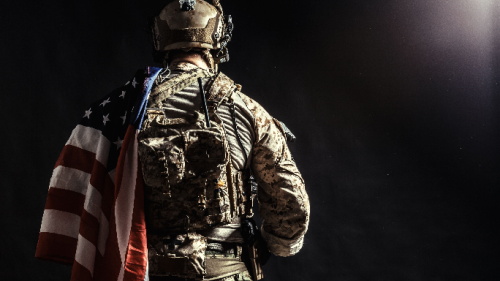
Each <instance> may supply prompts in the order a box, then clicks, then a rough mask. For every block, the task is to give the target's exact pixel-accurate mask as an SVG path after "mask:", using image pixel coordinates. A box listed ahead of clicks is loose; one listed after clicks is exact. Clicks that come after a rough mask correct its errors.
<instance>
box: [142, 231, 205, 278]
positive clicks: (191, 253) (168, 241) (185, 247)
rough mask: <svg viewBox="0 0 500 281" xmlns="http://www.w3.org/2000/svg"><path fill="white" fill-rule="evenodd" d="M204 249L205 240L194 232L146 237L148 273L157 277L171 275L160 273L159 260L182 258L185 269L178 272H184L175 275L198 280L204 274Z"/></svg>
mask: <svg viewBox="0 0 500 281" xmlns="http://www.w3.org/2000/svg"><path fill="white" fill-rule="evenodd" d="M206 249H207V238H206V237H203V236H201V235H200V234H197V233H194V232H190V233H185V234H177V235H169V236H158V235H148V260H149V264H148V266H149V271H150V273H154V275H157V276H167V275H171V274H169V273H168V272H163V271H162V267H161V265H160V264H159V260H161V258H162V257H167V258H184V259H183V260H184V266H185V269H184V270H182V269H180V271H184V272H183V273H178V274H175V275H177V276H179V277H186V278H196V277H198V278H199V277H201V276H203V275H205V274H206V271H205V251H206ZM159 257H160V258H159Z"/></svg>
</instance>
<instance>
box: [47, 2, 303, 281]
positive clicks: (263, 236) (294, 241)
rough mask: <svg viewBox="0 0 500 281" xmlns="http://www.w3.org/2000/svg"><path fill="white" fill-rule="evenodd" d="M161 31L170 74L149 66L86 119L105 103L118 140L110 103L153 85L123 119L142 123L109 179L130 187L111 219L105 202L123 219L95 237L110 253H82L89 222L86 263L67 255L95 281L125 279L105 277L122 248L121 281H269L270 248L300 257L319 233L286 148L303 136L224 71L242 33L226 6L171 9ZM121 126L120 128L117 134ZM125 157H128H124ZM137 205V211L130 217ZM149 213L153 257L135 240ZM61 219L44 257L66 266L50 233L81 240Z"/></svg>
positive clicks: (156, 28)
mask: <svg viewBox="0 0 500 281" xmlns="http://www.w3.org/2000/svg"><path fill="white" fill-rule="evenodd" d="M150 25H151V30H152V35H153V41H154V57H155V59H156V60H157V61H158V62H161V63H163V68H162V69H158V70H153V71H149V68H148V70H147V71H146V72H145V73H144V75H145V76H146V77H142V78H140V75H139V76H137V75H136V77H135V78H134V80H133V82H132V83H127V85H126V87H125V86H124V87H125V88H123V89H119V90H117V92H116V94H115V95H113V94H111V95H110V96H109V97H108V98H107V99H105V100H103V101H102V102H101V103H99V106H97V103H96V106H95V107H91V109H89V110H88V111H87V112H86V115H85V116H84V118H83V119H82V120H84V121H82V122H83V123H81V126H83V127H82V128H87V127H85V126H89V125H87V123H85V122H87V121H85V120H86V119H89V120H90V119H91V118H90V116H91V114H92V112H95V110H96V109H94V111H92V108H98V109H99V110H101V112H102V116H103V120H104V121H103V123H104V125H100V126H101V127H100V128H98V129H99V130H102V135H104V136H106V137H107V138H112V137H108V133H105V132H108V130H110V129H109V127H106V124H107V122H111V121H109V120H112V119H110V118H111V117H108V116H109V114H112V113H108V115H105V114H106V113H107V112H106V111H105V107H106V104H107V103H106V102H108V103H110V102H113V100H114V99H115V100H119V98H118V94H119V93H121V94H120V96H119V97H120V98H123V99H125V97H126V94H127V91H128V90H127V89H131V90H133V88H136V85H137V84H140V83H139V82H138V81H139V79H142V80H140V81H144V82H143V85H144V86H143V93H144V95H142V96H143V101H142V102H134V101H138V100H139V101H140V100H141V98H140V97H141V95H140V94H137V97H136V96H134V97H133V98H131V99H132V102H128V104H135V105H134V106H133V107H129V106H128V107H126V108H130V110H129V111H130V112H131V113H134V112H135V115H133V116H132V115H130V114H131V113H127V112H129V111H127V112H125V115H124V116H121V117H120V118H122V119H123V123H124V124H125V121H126V120H129V119H132V121H130V123H131V124H136V125H137V126H136V127H137V128H138V130H137V134H136V135H135V137H129V138H127V136H128V135H129V133H128V131H127V133H126V135H125V131H123V135H124V136H123V137H120V136H121V134H122V133H117V134H118V136H117V142H112V143H113V144H115V145H116V146H117V148H118V149H121V150H120V153H119V156H118V160H116V161H117V163H118V164H116V172H115V170H112V171H111V172H109V173H110V174H111V175H112V176H113V177H114V184H115V185H116V186H120V185H121V186H122V187H120V188H118V187H116V188H115V192H114V193H115V197H114V198H115V199H114V202H115V203H114V205H113V206H115V207H114V208H109V209H110V211H109V215H106V212H105V211H104V210H105V208H104V206H103V209H102V210H103V212H104V217H105V218H107V220H108V221H109V220H113V218H116V219H115V220H116V223H114V224H108V225H105V226H104V227H103V226H102V224H101V225H100V226H98V227H97V228H98V229H99V230H96V231H95V232H96V233H98V234H96V237H97V238H96V240H95V241H96V242H95V243H94V244H95V245H96V246H95V247H94V248H93V249H94V252H96V248H97V250H98V253H97V255H100V256H102V258H101V257H100V256H99V257H96V258H95V259H93V260H92V258H90V259H89V258H88V255H85V254H82V252H83V251H85V250H82V249H88V248H90V249H92V247H90V246H87V247H84V246H85V245H87V244H86V243H87V242H81V241H87V240H89V241H90V240H91V239H89V238H86V239H82V238H81V237H86V236H87V234H85V233H88V232H89V231H87V230H82V228H84V227H85V226H82V224H81V223H80V224H79V228H80V231H79V233H76V232H75V233H74V234H73V236H72V237H75V236H76V238H77V239H78V240H77V242H75V243H76V244H77V245H76V246H75V247H76V249H75V252H76V254H75V255H76V256H75V258H74V259H75V261H74V262H71V261H70V260H69V259H68V260H64V259H63V258H58V260H59V261H63V260H64V261H65V262H66V263H73V265H74V268H73V277H74V278H75V279H77V278H79V277H78V276H77V275H78V273H77V272H76V271H75V265H78V266H82V265H83V267H85V268H86V269H88V270H89V271H90V276H91V277H92V278H93V279H89V280H101V279H102V280H111V279H115V277H114V276H115V275H112V274H111V273H100V272H101V271H102V270H101V268H105V267H106V266H104V264H106V257H107V256H106V255H108V256H109V258H108V259H112V258H113V255H112V253H114V252H116V253H117V254H116V256H120V257H121V264H122V266H121V267H120V268H121V269H120V270H119V271H117V274H116V276H118V277H117V279H118V280H127V278H128V277H127V276H128V275H127V274H131V275H130V276H132V275H133V276H135V277H134V278H137V277H140V276H144V278H145V280H151V281H154V280H186V279H188V280H254V281H255V280H260V279H262V278H263V273H262V269H261V263H265V261H266V260H267V258H268V255H269V252H270V253H272V254H275V255H278V256H284V257H286V256H291V255H294V254H295V253H297V252H298V251H299V250H300V249H301V248H302V244H303V238H304V234H305V233H306V231H307V228H308V223H309V199H308V196H307V193H306V191H305V187H304V181H303V179H302V177H301V175H300V173H299V171H298V169H297V167H296V165H295V162H294V160H293V158H292V155H291V153H290V151H289V149H288V147H287V144H286V141H287V140H291V141H293V139H294V136H293V134H291V132H290V131H289V130H288V129H287V128H286V126H285V125H284V124H283V123H281V122H279V121H278V120H276V119H274V118H272V117H271V116H270V115H269V113H267V111H265V110H264V108H262V106H260V105H259V104H258V103H257V102H255V101H254V100H252V99H251V98H249V97H248V96H246V95H244V94H243V93H242V92H241V86H240V85H237V84H235V83H234V82H233V81H232V80H231V79H230V78H228V77H227V76H226V75H224V74H223V73H221V72H219V71H218V67H217V65H218V64H219V63H223V62H226V61H228V60H229V54H228V49H227V44H228V42H229V41H230V40H231V36H232V30H233V23H232V19H231V16H226V17H224V15H223V11H222V7H221V5H220V3H219V1H218V0H214V1H213V2H212V4H210V3H208V2H205V1H203V0H179V1H174V2H171V3H170V4H168V5H167V6H166V7H165V8H164V9H163V10H162V11H161V13H160V14H159V15H158V16H156V17H154V18H153V19H152V21H151V22H150ZM127 87H128V88H127ZM131 87H133V88H131ZM103 104H104V105H103ZM141 104H142V105H141ZM101 107H102V108H101ZM127 114H129V115H127ZM134 116H135V117H134ZM99 117H100V116H99ZM134 120H135V121H134ZM89 122H90V121H89ZM99 122H100V119H99ZM82 130H86V131H85V132H88V130H87V129H80V130H79V131H76V129H75V131H74V132H73V135H72V137H71V138H70V141H68V144H67V148H68V146H69V145H70V144H73V143H74V144H75V145H74V146H78V147H84V145H81V142H82V141H80V139H84V137H83V136H84V133H82ZM115 131H116V132H118V131H117V130H114V129H113V132H115ZM120 132H121V131H120ZM109 134H111V133H109ZM113 137H114V136H113ZM121 138H123V139H124V140H122V139H121ZM74 139H77V140H74ZM128 139H130V141H128ZM135 142H136V143H137V144H136V145H134V143H135ZM92 145H93V146H98V145H96V144H91V146H92ZM101 146H103V145H99V147H101ZM123 146H124V147H123ZM133 148H135V149H136V150H133ZM65 149H66V148H65ZM68 149H69V148H68ZM99 149H100V148H96V149H94V151H97V152H95V153H100V152H99ZM129 149H131V150H129ZM87 150H92V148H89V149H87ZM110 151H111V149H110ZM128 151H132V154H134V153H135V154H138V156H139V157H138V158H139V161H138V163H139V164H138V167H137V171H140V172H139V174H138V176H137V179H135V178H134V179H135V180H134V179H132V180H131V179H130V178H129V177H128V176H127V167H128V166H130V165H132V166H133V161H135V160H133V159H132V160H127V159H128V157H129V156H130V155H131V153H130V152H128ZM125 152H128V154H127V155H128V156H122V155H125ZM109 153H110V154H109V155H111V154H112V152H109ZM64 155H67V154H64ZM65 157H66V156H63V154H62V155H61V157H60V160H59V161H58V163H66V162H70V161H69V160H66V161H65V160H64V159H65ZM110 157H111V156H110ZM97 158H99V157H98V156H96V159H97ZM132 158H133V157H132ZM61 159H62V160H61ZM134 159H135V158H134ZM109 161H110V160H108V162H109ZM120 161H122V162H120ZM120 163H123V164H120ZM127 163H132V164H130V165H129V164H127ZM61 165H62V166H64V165H65V164H61ZM108 166H109V163H108ZM58 167H59V166H57V165H56V169H55V170H54V175H53V178H52V180H51V189H50V190H49V199H48V200H47V202H48V203H47V205H51V206H55V205H57V204H52V203H50V204H49V201H50V200H51V199H50V195H51V190H53V191H54V189H57V188H55V187H58V186H60V185H62V184H61V183H60V182H62V180H58V179H60V178H63V177H64V176H61V175H64V174H63V173H68V171H66V170H64V171H62V172H60V173H61V174H58V173H59V170H58V172H56V170H57V169H58ZM65 167H66V166H65ZM82 169H83V168H82ZM60 170H63V169H60ZM107 170H111V168H109V167H108V169H107ZM122 170H123V171H122ZM94 171H95V169H94V170H92V175H91V176H90V184H92V177H93V175H94ZM133 171H135V170H133V169H132V172H133ZM128 174H130V173H128ZM141 176H142V178H143V182H144V185H143V187H142V180H141ZM74 178H75V177H72V179H74ZM131 181H137V182H139V183H138V184H137V185H136V187H135V189H133V191H131V192H130V193H129V194H135V195H134V196H135V197H133V196H132V195H131V196H132V197H133V198H135V201H128V202H135V203H134V204H132V205H133V208H132V207H130V206H126V207H123V208H124V210H125V211H122V209H120V208H121V207H120V206H122V205H121V204H120V203H119V200H120V199H121V198H122V197H123V196H122V197H120V194H119V192H124V191H123V190H125V189H126V188H125V187H123V182H131ZM53 182H54V184H53ZM66 182H67V181H66V180H65V181H64V184H66ZM94 182H95V180H94ZM93 185H96V184H93ZM257 185H258V188H257ZM142 188H143V189H142ZM96 189H98V188H96ZM103 190H105V188H103ZM54 192H55V191H54ZM80 193H84V194H86V196H87V197H89V198H90V197H91V198H90V199H85V204H84V206H83V209H85V210H87V212H88V213H92V212H91V211H88V209H89V208H90V207H88V206H94V204H89V203H87V201H89V200H93V199H92V198H95V196H93V195H92V196H91V195H89V191H88V189H86V190H85V191H83V192H80ZM99 194H100V196H101V197H102V199H100V201H99V202H101V201H102V202H103V203H101V204H102V205H105V203H104V202H105V201H106V199H105V197H106V191H99ZM117 194H118V195H117ZM142 196H144V197H142ZM256 196H257V198H258V200H259V213H260V216H261V217H262V218H263V223H262V227H260V229H258V227H257V226H256V225H255V222H254V221H253V219H252V216H253V212H252V207H253V200H254V197H256ZM58 198H59V197H58ZM141 198H144V205H142V204H141V203H140V201H141V200H140V199H141ZM52 200H57V199H52ZM129 205H130V204H129ZM53 208H55V207H53ZM58 208H59V207H58ZM60 208H63V207H60ZM130 208H132V209H133V210H130V211H129V209H130ZM90 209H91V208H90ZM142 210H143V211H144V215H145V216H144V219H143V220H144V224H145V228H146V230H147V231H146V233H147V236H146V238H147V240H146V241H147V251H143V250H141V247H140V245H141V244H140V243H138V244H135V243H136V242H134V241H136V240H137V241H142V240H144V238H141V237H142V236H143V234H144V231H143V230H142V228H141V227H135V226H136V225H141V224H140V223H141V220H142V216H141V214H142ZM127 212H131V213H130V215H129V216H128V217H129V218H130V220H131V221H132V222H131V226H130V227H129V228H125V229H127V231H128V229H130V235H129V236H127V237H128V239H129V240H128V242H127V243H126V244H127V245H128V246H127V245H125V246H123V245H124V242H120V239H121V238H122V236H123V235H122V234H123V231H121V230H120V229H122V228H123V227H122V226H123V225H127V223H121V222H120V221H122V220H121V219H120V217H121V216H123V214H124V213H125V214H127ZM83 213H84V214H85V212H83ZM94 213H97V212H94ZM57 216H60V218H58V220H59V221H57V220H56V219H54V217H57ZM96 217H98V215H96ZM101 217H103V216H102V215H101ZM62 218H63V216H61V214H60V213H58V212H54V211H53V209H50V208H48V207H47V206H46V210H45V213H44V218H43V221H42V229H41V231H40V232H41V233H40V238H39V245H38V249H37V257H39V258H44V259H52V260H56V261H57V259H55V258H53V257H54V256H55V255H56V254H54V253H53V252H50V250H47V248H50V246H46V245H49V244H50V243H51V242H50V241H51V239H54V238H51V237H52V236H50V235H48V234H47V233H50V234H54V233H59V232H60V234H62V235H68V236H71V235H70V234H68V233H62V232H64V231H61V230H60V229H57V227H55V226H54V225H55V224H59V225H60V221H61V220H62ZM63 219H66V217H64V218H63ZM82 220H83V215H82ZM52 221H53V222H52ZM104 221H106V219H104ZM123 221H127V220H126V219H123ZM109 228H111V230H109V233H110V234H109V235H111V236H112V233H115V232H116V233H117V235H116V236H117V238H116V240H117V242H116V243H115V244H116V245H117V246H116V247H115V248H117V249H118V250H113V249H114V248H113V246H112V245H113V243H114V240H113V239H114V238H113V237H111V238H108V236H109V235H108V234H106V235H101V233H102V231H101V230H102V229H109ZM57 231H59V232H57ZM42 234H43V235H42ZM141 235H142V236H141ZM49 236H50V237H49ZM101 236H103V237H104V238H102V237H101ZM112 238H113V239H112ZM134 239H136V240H134ZM141 239H142V240H141ZM49 240H50V241H49ZM47 241H48V242H47ZM102 241H106V242H102ZM124 241H125V240H124ZM90 242H92V243H93V241H90ZM68 243H69V242H68ZM103 243H104V244H103ZM82 245H83V246H82ZM100 245H103V246H100ZM137 245H139V246H137ZM141 253H142V254H141ZM145 253H147V269H146V271H145V272H143V270H142V267H141V266H137V268H136V267H135V266H136V265H137V264H139V265H143V264H144V262H142V259H146V257H143V258H141V257H142V256H141V255H146V254H145ZM57 255H59V254H57ZM79 255H80V256H82V257H79ZM49 256H50V257H49ZM85 259H87V260H92V262H88V261H86V260H85ZM134 259H135V260H134ZM101 260H104V261H102V262H101ZM94 261H95V263H94ZM133 261H135V262H133ZM101 264H103V265H101ZM103 272H104V271H103ZM106 274H108V275H106ZM105 276H108V277H105ZM109 276H113V277H109ZM106 278H107V279H106ZM78 280H80V279H78ZM82 280H83V279H82ZM131 280H136V279H131ZM141 280H142V279H141Z"/></svg>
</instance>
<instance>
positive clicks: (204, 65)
mask: <svg viewBox="0 0 500 281" xmlns="http://www.w3.org/2000/svg"><path fill="white" fill-rule="evenodd" d="M180 62H189V63H192V64H194V65H196V66H197V67H199V68H204V69H208V68H209V67H208V65H207V63H206V62H205V60H204V59H202V58H201V57H200V56H182V55H178V56H176V57H175V58H174V59H172V61H171V62H170V63H171V64H174V63H180Z"/></svg>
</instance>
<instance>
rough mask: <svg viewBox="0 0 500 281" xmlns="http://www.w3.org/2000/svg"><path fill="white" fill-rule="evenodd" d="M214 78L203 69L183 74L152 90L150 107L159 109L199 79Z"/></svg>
mask: <svg viewBox="0 0 500 281" xmlns="http://www.w3.org/2000/svg"><path fill="white" fill-rule="evenodd" d="M212 76H213V74H211V73H210V72H208V71H207V70H205V69H202V68H197V69H193V70H191V71H186V72H184V73H181V74H179V75H177V76H175V77H173V78H171V79H169V80H167V81H165V82H164V83H162V84H160V85H158V86H157V87H154V88H153V89H152V90H151V93H150V94H149V100H148V107H149V108H159V107H160V105H161V102H162V101H164V100H165V99H167V98H169V97H170V96H172V95H175V94H176V93H177V92H179V91H181V90H183V89H184V88H186V87H187V86H189V85H191V84H193V83H194V82H196V80H197V79H198V78H205V77H212Z"/></svg>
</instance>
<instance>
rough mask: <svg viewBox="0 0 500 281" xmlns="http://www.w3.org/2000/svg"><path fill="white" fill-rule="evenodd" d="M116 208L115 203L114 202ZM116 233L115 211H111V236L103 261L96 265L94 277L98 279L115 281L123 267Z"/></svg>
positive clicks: (100, 280) (99, 280)
mask: <svg viewBox="0 0 500 281" xmlns="http://www.w3.org/2000/svg"><path fill="white" fill-rule="evenodd" d="M113 208H114V204H113ZM117 237H118V236H117V235H116V224H115V213H114V212H112V213H111V217H110V220H109V237H108V241H107V243H106V252H105V253H104V257H103V258H102V262H100V263H96V265H95V266H94V279H95V280H96V281H114V280H117V279H118V275H119V274H120V268H121V258H120V251H119V250H118V241H117Z"/></svg>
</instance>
